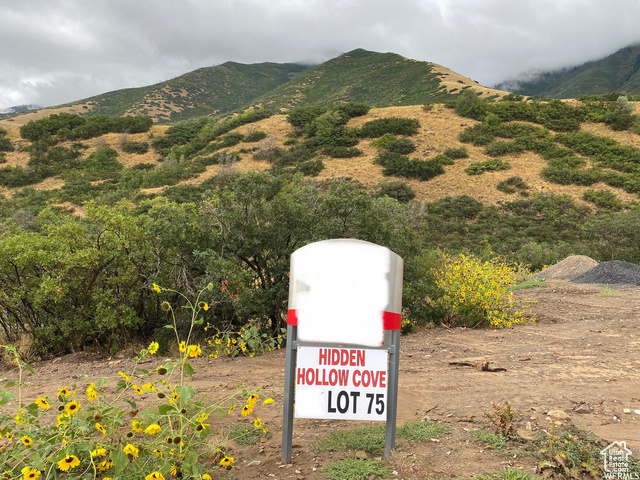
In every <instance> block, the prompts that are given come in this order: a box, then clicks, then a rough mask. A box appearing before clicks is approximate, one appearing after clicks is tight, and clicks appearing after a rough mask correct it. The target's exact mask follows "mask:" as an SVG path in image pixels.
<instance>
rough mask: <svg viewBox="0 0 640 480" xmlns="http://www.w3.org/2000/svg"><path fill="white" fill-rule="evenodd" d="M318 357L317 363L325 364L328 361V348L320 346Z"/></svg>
mask: <svg viewBox="0 0 640 480" xmlns="http://www.w3.org/2000/svg"><path fill="white" fill-rule="evenodd" d="M319 357H320V358H319V359H318V363H319V364H320V365H327V364H328V362H329V349H328V348H321V349H320V354H319Z"/></svg>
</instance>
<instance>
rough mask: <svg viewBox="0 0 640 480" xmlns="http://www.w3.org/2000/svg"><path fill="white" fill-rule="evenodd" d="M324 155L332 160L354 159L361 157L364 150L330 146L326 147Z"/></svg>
mask: <svg viewBox="0 0 640 480" xmlns="http://www.w3.org/2000/svg"><path fill="white" fill-rule="evenodd" d="M322 153H324V154H325V155H329V156H330V157H331V158H352V157H359V156H361V155H362V150H360V149H359V148H355V147H351V148H350V147H342V146H330V147H325V148H324V149H323V151H322Z"/></svg>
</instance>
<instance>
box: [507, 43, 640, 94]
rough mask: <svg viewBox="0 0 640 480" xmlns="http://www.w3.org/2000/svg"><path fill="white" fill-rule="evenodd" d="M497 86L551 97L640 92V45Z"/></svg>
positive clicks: (512, 90)
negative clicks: (529, 79)
mask: <svg viewBox="0 0 640 480" xmlns="http://www.w3.org/2000/svg"><path fill="white" fill-rule="evenodd" d="M496 88H500V89H505V90H509V91H511V92H516V93H520V94H523V95H532V96H534V95H535V96H541V97H548V98H575V97H577V96H579V95H598V94H602V93H609V92H625V93H628V94H640V45H635V46H629V47H626V48H623V49H621V50H618V51H617V52H616V53H614V54H613V55H609V56H608V57H606V58H603V59H601V60H597V61H593V62H588V63H585V64H584V65H581V66H575V67H571V68H566V69H562V70H558V71H553V72H545V73H543V74H541V75H540V76H539V77H537V78H536V79H534V80H531V81H512V82H505V83H502V84H499V85H497V87H496Z"/></svg>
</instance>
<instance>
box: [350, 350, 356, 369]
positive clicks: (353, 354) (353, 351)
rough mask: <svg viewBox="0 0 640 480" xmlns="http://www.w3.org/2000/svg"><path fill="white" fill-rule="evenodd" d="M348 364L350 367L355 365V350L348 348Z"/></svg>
mask: <svg viewBox="0 0 640 480" xmlns="http://www.w3.org/2000/svg"><path fill="white" fill-rule="evenodd" d="M349 365H351V366H352V367H355V366H356V351H355V350H349Z"/></svg>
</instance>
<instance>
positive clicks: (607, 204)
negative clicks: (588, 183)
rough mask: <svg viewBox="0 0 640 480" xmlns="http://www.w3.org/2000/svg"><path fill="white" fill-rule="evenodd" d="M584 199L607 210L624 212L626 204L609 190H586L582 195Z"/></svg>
mask: <svg viewBox="0 0 640 480" xmlns="http://www.w3.org/2000/svg"><path fill="white" fill-rule="evenodd" d="M582 198H583V199H585V200H586V201H588V202H592V203H594V204H595V206H596V207H598V208H604V209H607V210H622V209H623V208H624V204H623V203H622V202H621V201H620V199H619V198H618V197H617V196H616V194H615V193H613V192H610V191H609V190H586V191H585V192H584V193H583V194H582Z"/></svg>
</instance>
